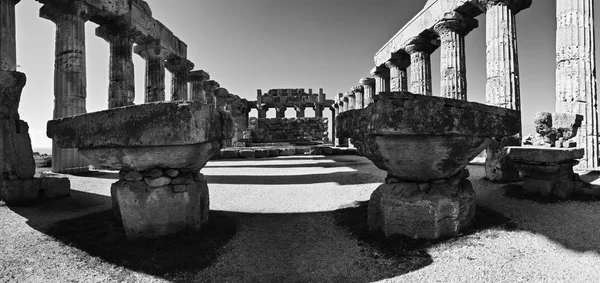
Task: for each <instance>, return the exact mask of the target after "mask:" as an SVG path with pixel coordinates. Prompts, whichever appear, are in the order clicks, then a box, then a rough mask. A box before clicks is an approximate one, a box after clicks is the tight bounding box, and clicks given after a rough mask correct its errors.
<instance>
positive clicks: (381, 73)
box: [371, 67, 390, 95]
mask: <svg viewBox="0 0 600 283" xmlns="http://www.w3.org/2000/svg"><path fill="white" fill-rule="evenodd" d="M371 75H372V76H374V77H375V95H379V93H382V92H389V91H390V69H388V68H387V67H375V68H373V69H372V70H371Z"/></svg>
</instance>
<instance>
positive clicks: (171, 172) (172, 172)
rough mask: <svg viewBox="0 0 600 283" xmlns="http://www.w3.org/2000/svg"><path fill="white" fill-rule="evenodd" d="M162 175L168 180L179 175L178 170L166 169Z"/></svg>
mask: <svg viewBox="0 0 600 283" xmlns="http://www.w3.org/2000/svg"><path fill="white" fill-rule="evenodd" d="M164 174H165V175H166V176H168V177H170V178H175V177H177V175H179V170H177V169H167V170H165V172H164Z"/></svg>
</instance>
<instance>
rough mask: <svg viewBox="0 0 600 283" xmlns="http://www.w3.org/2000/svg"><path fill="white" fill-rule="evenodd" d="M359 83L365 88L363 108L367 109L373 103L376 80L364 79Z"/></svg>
mask: <svg viewBox="0 0 600 283" xmlns="http://www.w3.org/2000/svg"><path fill="white" fill-rule="evenodd" d="M358 83H359V84H360V85H362V87H363V106H364V107H367V106H369V105H370V104H371V103H373V97H374V95H375V79H374V78H362V79H360V81H358ZM364 107H363V108H364Z"/></svg>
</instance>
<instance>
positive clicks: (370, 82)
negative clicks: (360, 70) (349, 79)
mask: <svg viewBox="0 0 600 283" xmlns="http://www.w3.org/2000/svg"><path fill="white" fill-rule="evenodd" d="M358 83H359V84H361V85H367V86H371V87H375V79H374V78H368V77H367V78H362V79H360V80H359V81H358Z"/></svg>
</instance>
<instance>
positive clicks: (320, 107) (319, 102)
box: [308, 88, 325, 118]
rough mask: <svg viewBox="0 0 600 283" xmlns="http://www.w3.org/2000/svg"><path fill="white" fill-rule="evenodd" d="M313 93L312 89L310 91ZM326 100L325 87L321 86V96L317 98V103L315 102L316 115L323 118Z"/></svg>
mask: <svg viewBox="0 0 600 283" xmlns="http://www.w3.org/2000/svg"><path fill="white" fill-rule="evenodd" d="M308 92H309V93H312V90H309V91H308ZM324 102H325V93H323V89H322V88H319V97H318V98H317V104H315V117H317V118H322V117H323V105H322V103H324Z"/></svg>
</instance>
